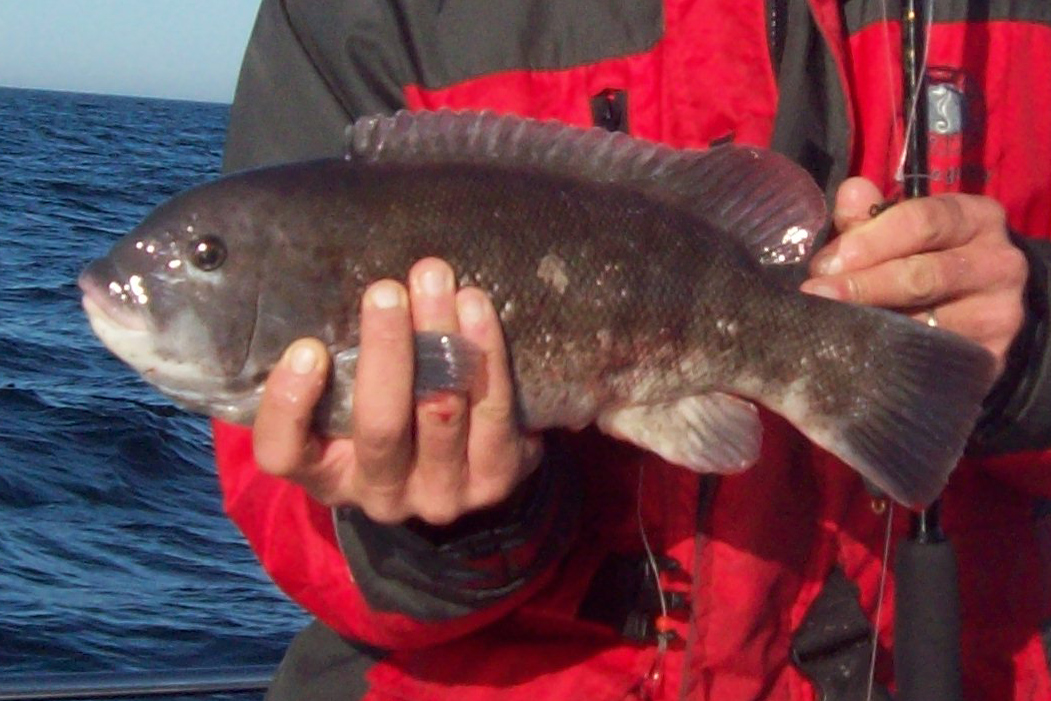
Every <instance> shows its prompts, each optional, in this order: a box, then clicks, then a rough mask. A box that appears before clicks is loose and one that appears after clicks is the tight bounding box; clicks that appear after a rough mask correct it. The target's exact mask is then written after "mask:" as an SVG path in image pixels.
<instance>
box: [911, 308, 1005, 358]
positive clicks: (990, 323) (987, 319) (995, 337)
mask: <svg viewBox="0 0 1051 701" xmlns="http://www.w3.org/2000/svg"><path fill="white" fill-rule="evenodd" d="M932 315H933V323H932V321H931V318H932ZM1024 316H1025V311H1024V309H1023V306H1022V302H1021V300H1019V299H1018V297H1017V296H1016V295H1014V294H1012V293H1011V292H1010V291H1008V290H1003V291H999V292H996V293H993V294H991V295H982V296H972V297H966V298H964V299H960V300H956V301H951V302H947V303H946V304H942V305H939V306H937V307H933V308H931V309H927V310H922V311H918V312H915V313H913V314H912V317H913V318H914V319H916V320H917V321H920V322H922V323H925V324H929V325H934V326H937V327H938V328H941V329H945V330H948V331H952V332H954V333H957V334H959V335H961V336H964V337H965V338H967V339H969V340H971V341H973V342H975V343H977V344H979V345H981V346H984V347H985V349H986V350H988V351H989V352H990V353H992V354H993V356H994V357H995V358H996V360H997V364H998V367H999V368H1000V369H1002V368H1003V365H1004V359H1005V357H1006V355H1007V351H1008V350H1009V349H1010V347H1011V344H1012V343H1013V341H1014V338H1015V335H1016V334H1017V333H1018V330H1019V329H1020V328H1021V327H1022V323H1023V321H1024Z"/></svg>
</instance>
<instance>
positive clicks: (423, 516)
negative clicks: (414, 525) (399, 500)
mask: <svg viewBox="0 0 1051 701" xmlns="http://www.w3.org/2000/svg"><path fill="white" fill-rule="evenodd" d="M416 515H417V517H418V518H419V519H420V520H421V521H424V522H426V523H429V524H431V525H432V526H448V525H449V524H451V523H453V522H454V521H456V519H458V518H460V516H462V515H463V510H462V509H461V508H460V505H459V502H458V501H457V500H455V499H451V498H445V499H435V498H434V497H431V498H429V499H427V500H426V501H425V502H423V503H421V504H420V505H419V507H417V509H416Z"/></svg>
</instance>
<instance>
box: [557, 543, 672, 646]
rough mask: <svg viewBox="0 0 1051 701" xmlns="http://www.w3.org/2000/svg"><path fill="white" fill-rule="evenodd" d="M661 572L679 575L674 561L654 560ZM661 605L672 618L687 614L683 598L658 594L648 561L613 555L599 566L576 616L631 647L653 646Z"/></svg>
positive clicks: (644, 555) (633, 556)
mask: <svg viewBox="0 0 1051 701" xmlns="http://www.w3.org/2000/svg"><path fill="white" fill-rule="evenodd" d="M654 559H655V561H656V563H657V568H658V569H660V570H661V571H663V572H673V573H674V572H681V571H682V566H681V565H680V564H679V563H678V562H677V561H675V560H673V559H671V558H668V557H662V556H655V558H654ZM662 594H663V596H664V605H665V606H667V607H668V612H669V614H671V615H672V616H685V615H687V613H688V611H689V601H688V600H687V598H686V596H685V595H683V594H680V593H679V592H674V591H658V589H657V583H656V580H655V579H654V577H653V572H652V568H651V566H650V562H649V557H648V556H647V555H646V554H645V553H639V554H635V555H627V554H619V553H618V554H613V555H610V556H608V557H607V558H606V559H605V560H604V561H603V563H602V565H600V566H599V569H598V571H597V572H596V573H595V576H594V577H592V578H591V585H590V586H589V587H588V591H587V593H586V594H585V595H584V599H583V601H582V602H581V604H580V607H579V609H578V610H577V614H578V615H579V616H580V617H581V618H583V619H585V620H588V621H592V622H594V623H601V624H602V625H605V626H608V627H610V628H612V629H613V630H615V631H617V632H618V633H620V634H621V635H622V636H624V637H625V638H626V639H628V640H630V641H632V642H634V643H646V644H654V643H656V642H657V634H658V632H657V628H656V618H657V616H658V615H659V614H660V613H661V612H662V608H661V595H662Z"/></svg>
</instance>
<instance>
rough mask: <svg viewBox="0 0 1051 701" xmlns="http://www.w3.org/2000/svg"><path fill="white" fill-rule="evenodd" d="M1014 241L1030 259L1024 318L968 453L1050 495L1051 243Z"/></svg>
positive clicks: (1007, 478)
mask: <svg viewBox="0 0 1051 701" xmlns="http://www.w3.org/2000/svg"><path fill="white" fill-rule="evenodd" d="M1012 239H1013V240H1014V242H1015V244H1016V245H1017V246H1018V247H1019V248H1021V249H1022V251H1023V252H1024V253H1025V256H1026V259H1027V260H1028V262H1029V280H1028V284H1027V287H1026V294H1025V306H1026V320H1025V323H1024V325H1023V328H1022V330H1021V332H1020V333H1019V335H1018V338H1017V339H1016V340H1015V342H1014V344H1013V346H1012V348H1011V349H1010V351H1009V353H1008V357H1007V365H1006V368H1005V370H1004V374H1003V376H1002V377H1001V379H1000V381H999V382H998V383H997V385H996V387H994V389H993V391H992V392H991V393H990V395H989V397H988V398H987V399H986V402H985V411H984V414H983V416H982V418H981V420H980V421H979V424H978V427H977V429H976V430H975V433H974V435H973V436H972V439H971V445H970V449H969V453H970V454H971V455H972V456H975V457H981V458H982V465H983V467H984V469H985V470H986V471H987V472H989V473H990V474H992V475H995V476H996V477H997V478H999V479H1000V480H1002V481H1004V482H1006V483H1008V484H1012V485H1014V486H1015V487H1016V488H1018V489H1021V490H1022V491H1024V492H1027V493H1030V494H1036V495H1039V496H1041V497H1044V498H1048V499H1051V316H1049V309H1051V241H1048V240H1042V239H1034V238H1026V237H1023V236H1019V235H1017V234H1012Z"/></svg>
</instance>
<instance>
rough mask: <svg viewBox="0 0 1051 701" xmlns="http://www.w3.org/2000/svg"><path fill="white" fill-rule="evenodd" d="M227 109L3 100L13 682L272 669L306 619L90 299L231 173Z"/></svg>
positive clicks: (205, 445) (178, 417)
mask: <svg viewBox="0 0 1051 701" xmlns="http://www.w3.org/2000/svg"><path fill="white" fill-rule="evenodd" d="M228 112H229V108H228V106H226V105H216V104H203V103H193V102H175V101H165V100H153V99H139V98H127V97H114V96H98V95H84V94H71V93H55V92H42V91H30V90H12V89H3V88H0V124H2V125H3V127H2V130H0V683H2V680H3V679H4V677H5V675H10V674H14V673H19V674H23V675H24V674H30V675H34V674H40V675H46V674H51V673H59V672H107V671H131V670H158V671H167V672H172V671H177V670H181V669H186V668H199V667H230V668H233V667H237V666H243V665H254V664H276V662H277V661H278V660H279V659H280V656H281V654H282V651H283V650H284V648H285V646H286V645H287V644H288V642H289V640H290V638H291V636H292V635H293V634H294V633H295V632H296V631H297V630H299V629H300V628H301V627H302V626H303V625H304V624H305V623H306V618H305V616H304V615H303V614H302V613H301V612H300V611H299V610H298V609H297V608H296V607H295V606H294V605H293V604H291V603H290V602H288V601H287V600H286V599H285V598H284V597H283V596H282V594H281V593H280V592H279V591H277V589H276V588H275V587H274V586H273V585H272V584H271V583H270V581H269V579H267V577H266V576H265V574H264V573H263V572H262V570H261V569H260V567H259V565H258V564H257V563H256V561H255V559H254V557H253V556H252V554H251V552H250V551H249V549H248V547H247V546H246V544H245V542H244V540H243V539H242V538H241V536H240V534H239V533H238V532H237V531H236V529H235V528H234V527H233V526H232V525H231V524H230V523H229V522H228V521H227V520H226V518H225V517H224V515H223V513H222V509H221V503H220V496H219V492H218V486H217V482H216V477H215V470H214V466H213V462H212V453H211V442H210V435H209V432H208V427H207V424H206V423H205V421H204V420H203V419H201V418H199V417H196V416H192V415H189V414H187V413H185V412H183V411H180V410H178V409H176V408H174V407H173V406H172V405H171V404H170V403H169V402H168V401H167V400H165V399H164V398H162V397H161V396H160V395H158V394H157V393H156V392H154V391H153V390H151V389H150V388H149V387H148V386H146V385H145V384H144V383H143V382H142V381H141V380H140V379H139V378H138V377H137V376H136V375H135V374H134V373H133V372H132V371H130V370H129V369H127V368H126V367H125V366H123V365H122V364H121V363H120V362H119V361H117V360H116V359H115V358H113V357H112V356H111V355H110V354H109V352H107V351H106V350H104V349H103V348H102V346H101V345H100V344H99V342H98V341H97V340H96V339H95V337H94V335H93V334H92V333H91V330H90V329H89V327H88V324H87V322H86V320H85V318H84V315H83V313H82V312H81V309H80V295H79V294H78V290H77V287H76V278H77V275H78V273H79V271H80V270H81V268H82V267H83V266H84V265H85V264H86V263H87V262H88V261H89V260H91V259H92V258H94V257H96V256H98V255H100V254H102V253H103V252H104V251H106V250H107V249H108V248H109V246H110V245H111V244H112V243H113V241H114V240H115V239H117V238H118V237H120V236H121V235H122V234H124V233H125V232H126V231H128V229H130V228H131V227H132V226H133V225H134V224H135V223H137V222H138V221H139V220H140V219H141V218H142V217H143V216H144V215H145V214H146V213H147V212H148V211H149V210H150V209H151V208H152V207H154V206H155V205H157V204H158V203H160V202H161V201H162V200H164V199H166V198H167V197H169V196H170V195H172V194H174V193H176V192H178V191H179V190H182V189H184V188H186V187H188V186H190V185H192V184H195V183H198V182H201V181H203V180H206V179H208V178H212V177H214V176H215V175H217V174H218V172H219V167H220V158H221V151H222V144H223V136H224V130H225V128H226V122H227V118H228ZM41 678H43V677H41ZM259 696H260V695H259V694H255V695H254V696H253V695H251V694H249V695H240V696H229V697H228V698H231V699H234V698H245V699H250V698H258V697H259ZM198 698H201V697H198ZM215 698H219V697H215ZM224 698H225V697H224Z"/></svg>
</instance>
